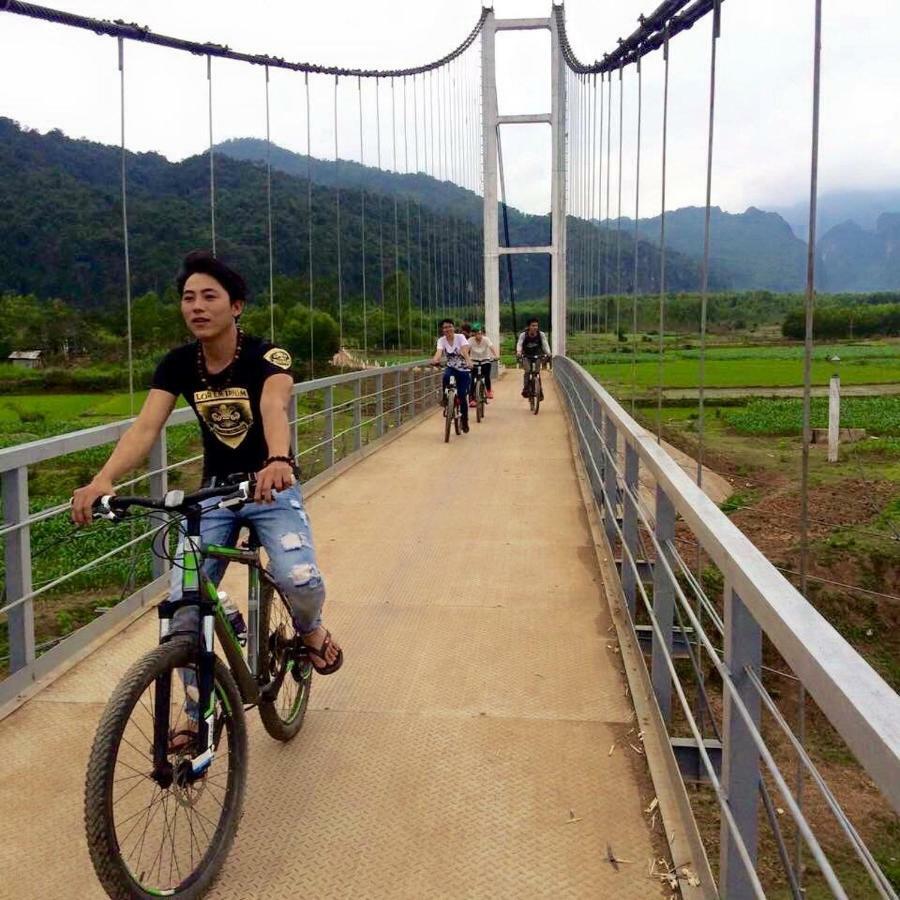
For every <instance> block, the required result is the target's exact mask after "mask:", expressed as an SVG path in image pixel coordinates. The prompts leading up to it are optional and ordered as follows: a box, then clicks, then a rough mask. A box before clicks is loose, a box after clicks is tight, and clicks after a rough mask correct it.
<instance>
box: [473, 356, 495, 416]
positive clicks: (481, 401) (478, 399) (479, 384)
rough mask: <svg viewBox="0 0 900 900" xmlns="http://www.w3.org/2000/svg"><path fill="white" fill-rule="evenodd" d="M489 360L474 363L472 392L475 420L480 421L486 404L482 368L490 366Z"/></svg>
mask: <svg viewBox="0 0 900 900" xmlns="http://www.w3.org/2000/svg"><path fill="white" fill-rule="evenodd" d="M490 365H491V363H490V362H486V363H478V362H476V363H474V369H473V375H472V377H473V378H474V379H475V383H474V387H473V390H474V394H473V396H474V397H475V421H476V422H480V421H481V420H482V419H483V418H484V408H485V406H487V388H486V387H485V380H484V368H483V366H490Z"/></svg>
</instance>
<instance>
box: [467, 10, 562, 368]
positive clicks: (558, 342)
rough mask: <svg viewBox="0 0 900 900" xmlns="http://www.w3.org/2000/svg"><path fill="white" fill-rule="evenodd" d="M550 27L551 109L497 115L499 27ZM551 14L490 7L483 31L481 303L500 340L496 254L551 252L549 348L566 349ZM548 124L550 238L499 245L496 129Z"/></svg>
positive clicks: (557, 87) (556, 66) (558, 90)
mask: <svg viewBox="0 0 900 900" xmlns="http://www.w3.org/2000/svg"><path fill="white" fill-rule="evenodd" d="M541 29H546V30H548V31H549V32H550V61H551V67H552V71H551V78H550V93H551V98H550V112H549V113H541V112H538V113H527V114H524V115H507V116H501V115H500V114H499V111H498V108H497V73H496V64H495V62H496V61H495V52H494V50H495V36H496V33H497V32H498V31H535V30H541ZM564 67H565V61H564V59H563V54H562V48H561V46H560V35H559V29H558V26H557V22H556V17H555V16H550V17H549V18H546V19H543V18H540V19H497V18H496V17H495V16H494V12H493V10H491V11H489V12H488V14H487V17H486V19H485V22H484V26H483V28H482V32H481V96H482V133H483V135H484V138H483V148H484V149H483V169H484V306H485V312H484V316H485V329H486V332H487V335H488V337H489V338H490V339H491V340H492V341H493V342H494V343H495V344H497V343H498V342H499V340H500V257H501V256H502V255H505V254H507V253H515V254H518V253H545V254H548V255H549V256H550V317H551V322H550V328H551V332H552V333H551V344H550V346H551V349H552V351H553V354H554V355H555V356H556V355H560V356H561V355H564V354H565V352H566V127H565V123H566V79H565V68H564ZM512 124H516V125H522V124H540V125H549V126H550V129H551V133H552V151H551V153H552V165H551V182H550V244H549V245H548V246H544V247H501V246H500V238H499V224H500V223H499V218H498V209H497V203H498V196H497V175H498V156H497V129H498V128H499V127H500V126H501V125H512Z"/></svg>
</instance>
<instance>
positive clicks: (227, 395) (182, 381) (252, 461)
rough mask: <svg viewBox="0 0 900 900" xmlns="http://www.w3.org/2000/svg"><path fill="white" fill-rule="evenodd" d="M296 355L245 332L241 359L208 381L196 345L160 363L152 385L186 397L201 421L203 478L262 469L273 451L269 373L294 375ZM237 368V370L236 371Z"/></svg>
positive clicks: (210, 376) (182, 349)
mask: <svg viewBox="0 0 900 900" xmlns="http://www.w3.org/2000/svg"><path fill="white" fill-rule="evenodd" d="M290 368H291V355H290V354H289V353H288V352H287V351H286V350H282V349H281V348H280V347H275V346H273V345H272V344H270V343H268V342H267V341H263V340H261V339H260V338H256V337H250V336H249V335H244V337H243V343H242V345H241V355H240V357H239V358H238V360H237V362H236V363H235V362H232V363H231V364H230V365H229V366H228V367H227V368H225V369H223V370H222V371H221V372H218V373H216V374H215V375H207V376H206V381H207V382H208V385H207V384H204V383H203V381H202V380H201V377H200V371H199V369H198V366H197V344H196V343H192V344H185V345H184V346H183V347H177V348H176V349H175V350H172V351H170V352H169V353H167V354H166V356H165V357H164V358H163V360H162V362H161V363H160V364H159V365H158V366H157V368H156V372H155V373H154V375H153V383H152V387H154V388H157V389H159V390H161V391H168V392H169V393H170V394H174V395H175V396H176V397H177V396H179V395H181V396H183V397H184V398H185V400H187V402H188V403H189V404H190V405H191V407H192V408H193V410H194V412H195V413H196V414H197V418H198V419H199V420H200V431H201V432H202V434H203V478H204V480H205V479H207V478H212V477H213V476H217V477H223V476H226V475H233V474H235V473H238V472H240V473H244V472H257V471H259V470H260V469H261V468H262V466H263V463H264V462H265V461H266V458H267V457H268V456H269V450H268V447H267V446H266V436H265V433H264V432H263V424H262V415H261V413H260V409H259V403H260V398H261V397H262V391H263V384H264V383H265V381H266V379H267V378H268V377H269V376H270V375H284V374H289V373H290ZM232 369H233V371H232Z"/></svg>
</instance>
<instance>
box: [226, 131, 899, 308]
mask: <svg viewBox="0 0 900 900" xmlns="http://www.w3.org/2000/svg"><path fill="white" fill-rule="evenodd" d="M217 152H220V153H224V154H226V155H229V156H232V157H233V158H236V159H241V160H244V161H250V162H256V163H262V162H264V161H265V160H266V158H267V155H268V153H269V149H268V146H267V144H266V142H265V141H262V140H258V139H255V138H242V139H239V140H232V141H226V142H224V143H222V144H220V145H219V146H218V147H217ZM271 164H272V167H273V168H275V169H279V170H281V171H283V172H286V173H288V174H291V175H295V176H297V177H301V178H306V177H307V157H305V156H302V155H300V154H297V153H292V152H291V151H289V150H285V149H283V148H281V147H273V148H272V149H271ZM309 164H310V166H311V173H312V178H313V181H316V182H318V183H320V184H328V185H340V186H341V187H342V188H347V189H351V190H352V189H357V190H358V189H359V188H360V186H361V185H366V187H367V189H373V188H374V189H377V190H383V191H386V192H389V191H390V190H392V189H393V187H394V185H397V186H398V189H400V190H403V191H404V192H409V193H410V194H411V195H413V196H417V198H418V199H421V200H422V202H428V201H429V200H432V201H434V202H439V203H440V204H441V205H443V206H444V208H446V209H448V210H450V211H452V212H453V214H454V215H462V216H464V217H465V218H467V219H470V220H471V221H473V222H477V221H480V218H481V198H480V197H478V196H476V195H474V194H472V193H471V192H462V193H463V194H464V196H462V197H461V196H460V195H461V189H460V188H457V187H456V186H455V185H453V184H451V183H450V182H437V183H436V185H431V184H430V182H433V181H434V179H428V178H426V177H424V176H414V175H398V174H393V173H389V172H383V171H381V170H379V169H370V168H368V167H364V166H361V165H359V164H358V163H354V162H344V161H341V162H340V164H339V166H338V167H335V164H334V163H333V162H331V161H323V160H317V159H312V160H311V161H310V163H309ZM426 185H427V191H426V190H425V187H426ZM817 208H818V229H819V232H818V233H819V235H820V238H819V240H818V241H817V277H816V281H817V288H818V289H819V290H820V291H824V292H830V293H840V292H844V291H882V290H896V289H897V288H900V246H898V248H897V249H896V250H895V244H896V236H897V221H898V219H900V214H894V213H891V212H890V210H892V209H895V210H900V190H894V191H892V190H884V191H844V192H834V193H829V194H824V195H823V196H822V197H820V198H819V202H818V207H817ZM806 217H808V205H805V204H802V203H800V204H796V205H794V206H788V207H779V208H775V209H773V210H769V211H765V210H761V209H757V208H756V207H753V206H751V207H749V208H748V209H747V210H746V211H745V212H743V213H728V212H725V211H723V210H722V209H720V208H719V207H717V206H715V207H713V208H712V210H711V218H710V283H711V285H712V286H714V287H717V288H719V289H731V290H769V291H779V292H781V291H784V292H795V291H802V290H803V289H804V287H805V285H806V263H807V260H806V256H807V253H806V241H805V240H803V239H801V238H800V237H798V235H805V233H806V230H807V223H806ZM704 219H705V210H704V208H703V207H696V206H688V207H682V208H681V209H676V210H671V211H668V212H667V213H666V246H667V248H669V250H670V251H671V250H674V251H677V253H679V254H683V256H684V257H686V258H690V259H692V260H693V261H694V266H695V275H694V279H695V281H694V283H693V284H692V285H691V289H696V287H697V283H696V279H697V278H698V275H697V274H696V273H698V272H699V264H698V262H697V261H698V260H699V259H700V258H701V257H702V255H703V231H704ZM617 222H618V220H613V221H612V222H611V223H609V225H608V229H609V231H610V232H614V231H615V228H616V225H617ZM598 224H600V225H601V228H602V225H603V223H602V222H601V223H598ZM659 227H660V220H659V216H656V217H654V218H648V219H641V220H640V222H639V226H638V234H639V235H640V236H641V238H643V239H644V240H645V241H646V242H647V245H648V246H653V247H657V248H658V247H659V241H660V235H659ZM509 229H510V243H511V244H513V245H516V244H532V245H533V244H541V243H545V242H548V241H549V234H550V221H549V217H548V216H534V215H527V214H525V213H521V212H519V211H518V210H514V209H510V210H509ZM621 229H622V235H624V238H623V244H624V246H626V247H628V248H629V249H630V247H631V237H632V234H633V230H634V221H633V220H630V219H627V218H625V217H623V218H622V220H621ZM609 237H610V239H611V238H612V234H610V235H609ZM602 240H603V239H602V238H601V241H602ZM571 243H572V241H571V236H570V245H571ZM633 258H634V257H633V256H631V254H630V253H629V259H630V260H631V261H632V262H630V263H629V265H627V266H625V265H623V270H624V272H625V275H624V279H625V280H624V285H625V287H624V289H625V290H631V276H630V274H628V273H630V272H631V270H632V269H633ZM653 258H654V259H658V255H657V254H653ZM528 261H529V257H517V258H516V259H515V265H516V266H518V267H522V268H523V269H525V267H526V266H527V265H528ZM683 262H684V260H678V259H676V260H675V265H676V266H679V264H680V263H683ZM526 271H527V270H526ZM683 274H685V275H687V276H688V279H689V280H690V275H689V273H683ZM681 275H682V273H681V272H678V273H677V274H676V278H675V281H674V282H672V281H671V279H670V276H669V275H668V274H667V281H668V282H669V284H670V287H671V288H672V289H673V290H675V289H677V288H676V287H675V284H676V283H680V282H681V280H682V279H681ZM517 276H518V272H517ZM527 280H528V283H529V284H530V283H531V282H532V281H533V278H531V277H530V278H528V279H527ZM656 280H657V279H656V275H655V273H653V272H652V271H650V269H649V267H648V271H647V274H646V278H645V279H642V281H641V286H642V288H643V289H645V290H652V289H654V288H655V286H656ZM528 293H530V291H529V292H528Z"/></svg>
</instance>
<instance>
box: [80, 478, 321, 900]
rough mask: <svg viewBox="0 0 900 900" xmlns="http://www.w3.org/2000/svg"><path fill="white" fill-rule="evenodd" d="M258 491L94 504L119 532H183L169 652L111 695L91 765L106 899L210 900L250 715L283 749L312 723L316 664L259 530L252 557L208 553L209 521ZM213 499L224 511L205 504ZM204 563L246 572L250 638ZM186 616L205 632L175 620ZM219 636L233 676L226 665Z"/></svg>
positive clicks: (160, 650)
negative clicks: (166, 526) (137, 518)
mask: <svg viewBox="0 0 900 900" xmlns="http://www.w3.org/2000/svg"><path fill="white" fill-rule="evenodd" d="M254 490H255V484H254V482H253V481H252V480H246V481H242V482H240V483H238V484H235V483H226V484H221V485H219V486H216V487H210V488H204V489H202V490H199V491H197V492H195V493H192V494H187V495H186V494H185V493H184V492H183V491H169V492H168V493H167V494H166V495H165V497H164V498H162V499H161V500H157V499H150V498H146V497H119V496H108V497H103V498H102V499H101V500H100V501H98V503H97V504H96V509H97V511H96V512H95V517H98V518H107V519H111V520H112V521H120V520H122V519H125V518H127V517H128V515H129V511H130V510H131V509H132V508H133V507H143V508H145V509H150V510H158V511H162V512H163V513H165V514H166V515H168V516H169V517H171V518H172V519H173V521H172V523H170V527H175V526H178V527H182V524H183V555H182V562H181V567H182V569H183V576H182V577H183V593H182V597H181V599H179V600H176V601H172V600H168V599H167V600H164V601H163V602H162V603H160V604H159V607H158V612H159V645H158V646H157V647H155V648H154V649H153V650H151V651H149V652H148V653H146V654H145V655H144V656H143V657H142V658H141V659H139V660H138V661H137V662H136V663H134V665H132V666H131V668H130V669H129V670H128V672H127V673H126V674H125V676H124V677H123V678H122V680H121V681H120V682H119V684H118V685H117V687H116V689H115V690H114V691H113V694H112V696H111V697H110V699H109V702H108V703H107V705H106V709H105V710H104V712H103V716H102V717H101V719H100V724H99V726H98V728H97V733H96V735H95V737H94V744H93V747H92V748H91V754H90V758H89V761H88V767H87V779H86V784H85V792H84V819H85V827H86V831H87V841H88V848H89V850H90V856H91V861H92V862H93V865H94V871H95V872H96V873H97V877H98V878H99V879H100V883H101V884H102V885H103V887H104V889H105V890H106V892H107V894H109V896H110V897H116V898H132V897H135V898H150V897H158V896H172V897H179V898H188V897H190V898H193V897H199V896H201V895H202V894H203V893H204V892H205V891H206V890H207V889H208V888H209V887H210V885H211V884H212V883H213V881H214V880H215V878H216V876H217V875H218V873H219V871H220V869H221V868H222V865H223V864H224V862H225V858H226V856H227V855H228V851H229V850H230V848H231V845H232V843H233V841H234V837H235V834H236V833H237V828H238V824H239V822H240V819H241V814H242V810H243V803H244V790H245V787H246V781H247V725H246V720H245V717H244V711H245V706H248V707H249V706H256V707H257V708H258V709H259V714H260V717H261V718H262V722H263V725H264V726H265V729H266V731H268V733H269V734H270V735H271V736H272V737H273V738H275V739H277V740H280V741H289V740H290V739H291V738H293V737H295V736H296V734H297V733H298V732H299V731H300V728H301V726H302V724H303V718H304V715H305V713H306V707H307V704H308V702H309V691H310V682H311V676H312V669H313V666H312V663H311V661H310V659H309V656H308V654H307V652H306V649H305V647H304V645H303V643H302V641H301V640H300V637H299V635H297V634H296V633H295V629H294V624H293V619H292V617H291V609H290V606H289V604H288V601H287V600H286V599H285V597H283V596H282V594H281V593H280V592H279V590H278V588H277V587H276V585H275V584H274V582H273V581H272V579H271V577H270V576H269V574H268V573H267V572H266V570H265V568H264V567H263V565H262V563H261V561H260V556H259V541H258V539H257V538H256V536H255V534H254V533H253V532H252V531H251V534H250V540H249V542H248V544H247V545H246V546H238V547H225V546H218V545H212V544H210V545H203V544H201V541H200V520H201V518H202V517H203V515H204V513H205V512H207V511H209V510H210V509H214V508H239V507H241V506H242V505H243V504H245V503H247V502H249V501H250V500H251V499H252V497H253V492H254ZM213 499H215V500H217V501H218V502H216V503H214V504H212V505H211V506H210V505H209V504H207V505H206V506H203V505H202V504H203V503H204V501H209V500H213ZM166 545H167V542H166ZM208 558H216V559H221V560H226V561H228V562H233V563H238V564H240V565H244V566H247V569H248V576H249V584H248V603H247V618H248V620H249V621H248V623H247V625H246V626H244V623H243V620H242V616H241V615H240V613H238V611H237V610H236V609H233V610H231V611H230V612H229V611H228V610H227V609H226V608H225V606H224V605H223V602H222V599H223V597H224V595H221V594H220V593H219V592H218V591H217V589H216V587H215V585H214V584H213V583H212V581H211V580H210V578H209V577H208V576H207V574H206V573H205V572H204V570H203V562H204V560H206V559H208ZM190 607H193V608H195V609H196V612H197V623H196V625H193V626H192V627H190V628H185V627H182V624H181V623H180V622H179V623H176V622H174V621H173V617H174V615H175V613H176V612H178V611H179V610H181V609H184V608H190ZM176 626H177V627H176ZM245 635H246V637H245ZM216 637H218V640H219V644H220V645H221V648H222V651H223V653H224V656H225V660H226V661H227V664H226V662H223V660H222V659H221V658H220V657H219V656H218V655H217V653H216Z"/></svg>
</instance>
